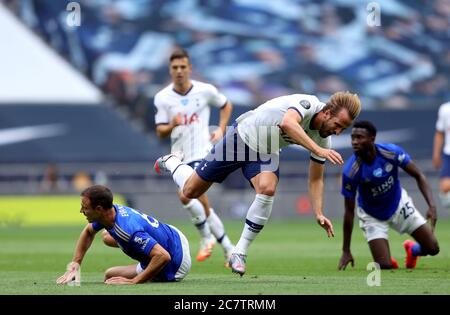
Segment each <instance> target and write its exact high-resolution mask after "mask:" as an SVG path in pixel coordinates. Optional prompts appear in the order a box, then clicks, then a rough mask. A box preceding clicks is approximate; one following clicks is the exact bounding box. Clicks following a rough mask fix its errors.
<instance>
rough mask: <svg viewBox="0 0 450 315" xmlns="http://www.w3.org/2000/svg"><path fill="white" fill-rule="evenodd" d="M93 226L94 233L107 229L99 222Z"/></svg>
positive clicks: (93, 223)
mask: <svg viewBox="0 0 450 315" xmlns="http://www.w3.org/2000/svg"><path fill="white" fill-rule="evenodd" d="M91 224H92V228H93V229H94V231H96V232H98V231H100V230H101V229H103V228H105V227H104V226H103V225H101V224H100V223H98V222H92V223H91Z"/></svg>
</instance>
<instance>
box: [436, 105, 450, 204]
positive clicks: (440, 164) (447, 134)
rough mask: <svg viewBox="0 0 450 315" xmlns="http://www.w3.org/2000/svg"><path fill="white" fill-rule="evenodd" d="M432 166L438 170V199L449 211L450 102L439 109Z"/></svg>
mask: <svg viewBox="0 0 450 315" xmlns="http://www.w3.org/2000/svg"><path fill="white" fill-rule="evenodd" d="M432 161H433V165H434V167H435V168H436V169H440V170H441V172H440V181H439V190H440V194H439V198H440V200H441V204H442V205H443V206H444V207H445V208H446V209H450V102H448V103H444V104H442V105H441V106H440V107H439V113H438V118H437V121H436V133H435V135H434V145H433V158H432Z"/></svg>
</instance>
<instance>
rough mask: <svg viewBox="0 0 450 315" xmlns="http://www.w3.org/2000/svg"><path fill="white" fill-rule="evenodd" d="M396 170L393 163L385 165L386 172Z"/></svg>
mask: <svg viewBox="0 0 450 315" xmlns="http://www.w3.org/2000/svg"><path fill="white" fill-rule="evenodd" d="M393 168H394V166H393V165H392V164H391V163H386V165H384V170H385V171H386V172H387V173H389V172H390V171H392V169H393Z"/></svg>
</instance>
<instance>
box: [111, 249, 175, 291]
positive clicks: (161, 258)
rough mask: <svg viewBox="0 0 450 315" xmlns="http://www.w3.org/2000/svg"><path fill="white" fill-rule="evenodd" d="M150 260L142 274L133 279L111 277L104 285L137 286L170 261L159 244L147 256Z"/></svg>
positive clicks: (149, 278) (167, 254) (151, 277)
mask: <svg viewBox="0 0 450 315" xmlns="http://www.w3.org/2000/svg"><path fill="white" fill-rule="evenodd" d="M149 256H150V258H151V260H150V263H149V264H148V266H147V268H145V269H144V271H143V272H141V273H140V274H138V275H137V276H135V277H134V278H133V279H128V278H125V277H112V278H109V279H107V280H106V281H105V283H106V284H139V283H145V282H147V281H149V280H151V279H153V278H154V277H155V276H156V275H157V274H159V273H160V272H161V270H162V269H163V268H164V267H165V266H166V265H167V264H168V263H169V262H170V261H171V259H172V258H171V257H170V254H169V253H168V252H167V251H166V250H165V249H164V248H163V247H162V246H161V245H159V244H156V245H155V246H154V247H153V248H152V250H151V251H150V254H149Z"/></svg>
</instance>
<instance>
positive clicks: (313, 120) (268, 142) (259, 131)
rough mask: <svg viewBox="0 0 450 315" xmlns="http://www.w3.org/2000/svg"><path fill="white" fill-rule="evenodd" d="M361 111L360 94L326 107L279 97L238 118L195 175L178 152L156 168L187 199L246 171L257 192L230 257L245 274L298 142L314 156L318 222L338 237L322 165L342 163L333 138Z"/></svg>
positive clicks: (341, 96)
mask: <svg viewBox="0 0 450 315" xmlns="http://www.w3.org/2000/svg"><path fill="white" fill-rule="evenodd" d="M360 110H361V103H360V101H359V98H358V96H356V95H353V94H351V93H348V92H346V93H344V92H339V93H335V94H334V95H333V96H332V97H331V98H330V100H329V101H328V102H327V103H326V104H325V103H322V102H320V101H319V100H318V99H317V97H315V96H313V95H305V94H293V95H287V96H281V97H278V98H275V99H272V100H269V101H268V102H266V103H264V104H262V105H261V106H259V107H258V108H256V109H255V110H251V111H249V112H246V113H244V114H243V115H241V116H240V117H238V118H237V120H236V123H235V124H234V126H233V127H232V128H229V130H228V132H227V134H226V136H225V137H224V138H223V139H222V140H221V141H220V142H218V143H217V144H216V145H215V146H214V148H213V150H211V151H210V153H209V154H208V155H207V156H206V157H205V159H203V160H202V162H201V163H200V165H199V166H198V167H197V168H196V169H195V171H194V170H193V169H192V168H191V167H190V166H189V165H186V164H183V163H182V161H181V160H180V159H179V157H177V154H171V155H166V156H163V157H161V158H159V159H158V160H157V161H156V163H155V169H156V171H157V172H159V171H160V170H161V169H163V170H168V171H170V172H171V173H172V176H173V179H174V181H175V183H176V184H177V185H178V187H180V190H182V191H183V194H184V195H185V196H187V197H189V198H196V197H198V196H200V195H202V194H203V193H204V192H206V191H207V190H208V189H209V187H210V186H211V185H212V184H213V183H214V182H218V183H220V182H222V181H223V180H224V179H225V178H226V177H227V176H228V175H229V174H230V173H232V172H234V171H235V170H237V169H239V168H240V169H242V172H243V174H244V176H245V177H246V178H247V180H248V181H249V182H250V184H251V186H252V187H253V188H254V189H255V192H256V196H255V199H254V201H253V203H252V204H251V206H250V207H249V209H248V212H247V217H246V221H245V226H244V229H243V231H242V234H241V238H240V239H239V242H238V243H237V244H236V247H235V249H234V250H233V254H232V255H231V258H230V266H231V269H232V272H234V273H238V274H240V275H241V276H242V275H243V274H244V273H245V272H246V257H247V251H248V248H249V246H250V244H251V243H252V242H253V240H254V239H255V238H256V236H257V235H258V233H259V232H260V231H261V230H262V228H263V227H264V225H265V224H266V223H267V221H268V219H269V217H270V214H271V212H272V205H273V201H274V195H275V190H276V187H277V185H278V178H279V168H278V161H279V151H280V148H282V147H286V146H288V145H290V144H299V145H301V146H303V147H305V148H306V149H308V150H309V151H310V152H311V161H310V166H309V181H308V184H309V194H310V198H311V200H312V203H313V208H314V211H315V213H316V218H317V221H318V223H319V224H320V226H322V227H323V228H324V229H325V230H326V232H327V235H328V236H329V237H330V236H334V232H333V226H332V224H331V222H330V221H329V220H328V219H327V218H326V217H325V216H324V215H323V187H324V182H323V176H324V171H325V165H324V163H325V161H326V160H329V161H331V162H332V163H333V164H343V160H342V157H341V156H340V154H339V153H337V152H336V151H334V150H331V149H330V147H331V139H330V136H331V135H334V134H335V135H339V134H340V133H341V132H342V131H343V130H344V129H346V128H348V127H349V126H350V125H351V124H352V122H353V120H354V119H355V118H356V117H357V116H358V114H359V112H360Z"/></svg>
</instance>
